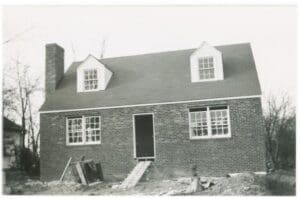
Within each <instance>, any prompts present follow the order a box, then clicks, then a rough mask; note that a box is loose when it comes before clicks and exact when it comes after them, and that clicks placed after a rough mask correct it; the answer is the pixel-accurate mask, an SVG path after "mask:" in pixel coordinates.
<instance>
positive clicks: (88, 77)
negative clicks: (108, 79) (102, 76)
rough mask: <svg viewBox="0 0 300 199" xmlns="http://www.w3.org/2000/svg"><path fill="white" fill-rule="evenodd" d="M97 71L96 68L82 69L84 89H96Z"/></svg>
mask: <svg viewBox="0 0 300 199" xmlns="http://www.w3.org/2000/svg"><path fill="white" fill-rule="evenodd" d="M98 81H99V79H98V71H97V70H96V69H92V70H84V90H85V91H90V90H97V89H98Z"/></svg>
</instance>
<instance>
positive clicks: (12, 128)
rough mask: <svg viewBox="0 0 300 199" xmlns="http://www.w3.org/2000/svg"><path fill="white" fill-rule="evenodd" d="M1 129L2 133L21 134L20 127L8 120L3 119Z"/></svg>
mask: <svg viewBox="0 0 300 199" xmlns="http://www.w3.org/2000/svg"><path fill="white" fill-rule="evenodd" d="M3 129H4V131H5V132H6V131H17V132H21V131H22V127H21V126H20V125H18V124H16V123H15V122H13V121H11V120H10V119H8V118H6V117H3Z"/></svg>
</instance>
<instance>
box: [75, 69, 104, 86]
mask: <svg viewBox="0 0 300 199" xmlns="http://www.w3.org/2000/svg"><path fill="white" fill-rule="evenodd" d="M91 70H96V71H97V81H98V88H97V89H89V90H86V89H85V82H84V81H85V79H84V73H85V71H91ZM99 74H100V70H99V68H97V67H94V68H87V69H83V70H82V74H81V75H82V82H81V83H82V84H81V86H82V90H81V91H80V92H95V91H100V90H101V88H100V87H101V85H100V84H101V82H100V76H99Z"/></svg>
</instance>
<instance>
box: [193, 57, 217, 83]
mask: <svg viewBox="0 0 300 199" xmlns="http://www.w3.org/2000/svg"><path fill="white" fill-rule="evenodd" d="M206 58H207V59H209V58H212V59H213V68H207V69H213V70H214V78H204V79H200V70H201V69H200V60H201V59H203V61H204V59H206ZM208 64H209V63H208ZM204 69H205V68H204ZM216 70H217V68H216V58H215V57H214V56H203V57H199V58H198V71H197V72H198V82H207V81H215V80H216V79H217V71H216Z"/></svg>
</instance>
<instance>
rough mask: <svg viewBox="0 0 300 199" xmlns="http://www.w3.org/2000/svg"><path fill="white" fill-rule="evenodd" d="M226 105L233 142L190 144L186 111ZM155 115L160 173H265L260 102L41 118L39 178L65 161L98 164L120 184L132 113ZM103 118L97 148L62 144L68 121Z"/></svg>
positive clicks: (54, 174) (128, 161) (128, 157)
mask: <svg viewBox="0 0 300 199" xmlns="http://www.w3.org/2000/svg"><path fill="white" fill-rule="evenodd" d="M224 103H225V104H228V105H229V108H230V120H231V134H232V136H231V138H221V139H205V140H190V139H189V122H188V109H189V108H190V107H195V106H203V105H213V104H224ZM147 112H152V113H154V126H155V127H154V129H155V147H156V158H155V161H154V164H153V166H154V168H155V170H156V171H159V172H161V173H164V174H170V175H187V174H190V171H191V167H192V166H193V165H197V167H198V172H199V173H200V174H201V175H223V174H226V173H228V172H243V171H265V146H264V132H265V131H264V128H263V120H262V110H261V101H260V99H259V98H251V99H238V100H229V101H211V102H195V103H185V104H170V105H155V106H145V107H131V108H117V109H107V110H97V111H95V110H93V111H80V112H64V113H47V114H41V117H40V118H41V123H40V125H41V176H42V179H43V180H55V179H58V178H59V176H60V175H61V173H62V172H63V169H64V166H65V164H66V162H67V161H68V158H69V157H73V158H79V157H80V156H81V155H85V156H86V158H92V159H94V160H95V161H100V162H101V165H102V169H103V173H104V178H105V179H106V180H121V179H122V178H124V177H125V176H126V175H127V174H128V173H129V172H130V170H131V169H132V168H133V167H134V165H135V164H136V160H134V158H133V122H132V114H136V113H147ZM76 115H78V116H81V115H101V126H102V127H101V130H102V135H101V142H102V143H101V144H99V145H86V146H66V117H68V116H76Z"/></svg>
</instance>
